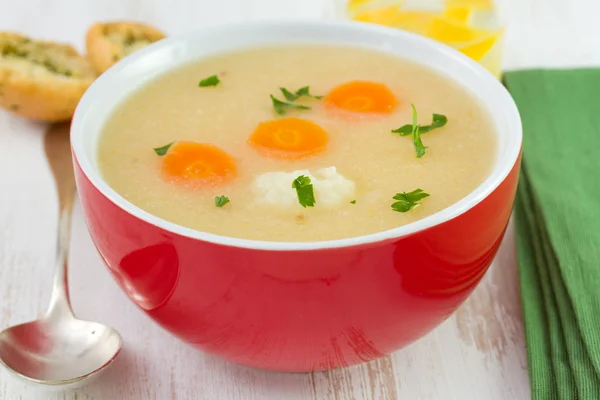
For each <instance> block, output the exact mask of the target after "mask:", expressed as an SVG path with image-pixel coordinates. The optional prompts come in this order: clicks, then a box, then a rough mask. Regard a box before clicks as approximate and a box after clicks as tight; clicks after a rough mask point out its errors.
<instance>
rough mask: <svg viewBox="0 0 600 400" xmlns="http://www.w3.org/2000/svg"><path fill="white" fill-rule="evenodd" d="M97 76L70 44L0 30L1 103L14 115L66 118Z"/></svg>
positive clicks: (49, 118) (51, 120) (54, 119)
mask: <svg viewBox="0 0 600 400" xmlns="http://www.w3.org/2000/svg"><path fill="white" fill-rule="evenodd" d="M96 75H97V74H96V72H95V71H94V69H93V68H92V67H91V65H90V64H89V62H88V61H87V60H86V59H85V58H84V57H83V56H82V55H80V54H79V53H78V52H77V51H76V50H75V49H74V48H73V47H72V46H70V45H67V44H61V43H55V42H47V41H41V40H32V39H30V38H28V37H26V36H23V35H19V34H16V33H10V32H0V106H2V107H3V108H5V109H6V110H8V111H9V112H11V113H13V114H17V115H20V116H22V117H25V118H29V119H33V120H38V121H44V122H59V121H66V120H69V119H70V118H71V117H72V116H73V113H74V111H75V108H76V107H77V103H78V102H79V100H80V99H81V96H83V93H84V92H85V91H86V90H87V88H88V87H89V86H90V85H91V84H92V82H93V81H94V79H95V78H96Z"/></svg>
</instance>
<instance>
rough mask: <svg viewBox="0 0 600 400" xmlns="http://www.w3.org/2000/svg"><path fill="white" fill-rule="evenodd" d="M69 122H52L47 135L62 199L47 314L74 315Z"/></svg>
mask: <svg viewBox="0 0 600 400" xmlns="http://www.w3.org/2000/svg"><path fill="white" fill-rule="evenodd" d="M69 132H70V131H69V124H68V123H63V124H55V125H51V126H50V127H49V128H48V130H47V131H46V135H45V137H44V150H45V153H46V157H47V159H48V163H49V164H50V169H51V170H52V175H53V177H54V181H55V184H56V189H57V192H58V200H59V202H58V203H59V220H58V235H57V248H56V266H55V271H54V282H53V285H52V296H51V298H50V306H49V307H48V311H47V312H46V318H48V319H53V318H65V317H66V318H69V317H70V318H73V317H74V316H73V310H72V309H71V302H70V299H69V287H68V270H69V260H68V257H69V243H70V237H71V214H72V211H73V203H74V199H75V193H76V191H75V177H74V174H73V163H72V159H71V146H70V141H69Z"/></svg>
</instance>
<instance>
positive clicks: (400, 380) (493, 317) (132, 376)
mask: <svg viewBox="0 0 600 400" xmlns="http://www.w3.org/2000/svg"><path fill="white" fill-rule="evenodd" d="M329 1H333V0H169V1H167V0H96V1H92V0H88V1H82V0H21V1H14V0H0V9H1V10H2V12H1V13H0V30H16V31H21V32H24V33H26V34H29V35H32V36H36V37H43V38H48V39H51V40H57V41H66V42H72V43H74V44H76V45H77V46H78V47H79V48H80V49H82V48H83V35H84V33H85V31H86V28H87V27H88V26H89V24H91V23H92V22H93V21H95V20H102V19H115V18H131V19H139V20H142V21H146V22H149V23H152V24H156V25H157V26H159V27H160V28H162V29H164V30H165V31H166V32H168V33H171V34H174V33H179V32H183V31H187V30H191V29H194V28H197V27H200V26H205V25H211V24H217V23H222V22H227V21H233V20H241V19H249V18H276V17H279V16H288V17H289V16H294V17H311V18H321V17H323V16H324V15H326V14H327V13H328V12H329V9H330V4H329V3H328V2H329ZM505 6H506V8H507V11H508V14H509V16H510V22H511V24H510V29H509V34H508V44H507V47H508V48H507V57H506V66H507V67H508V68H523V67H533V66H574V65H600V47H598V42H597V40H598V38H599V37H600V24H598V23H597V17H596V16H597V15H598V13H599V12H600V2H598V1H597V0H569V1H567V0H506V4H505ZM43 130H44V127H43V126H41V125H38V124H34V123H30V122H26V121H23V120H21V119H17V118H14V117H12V116H9V115H8V114H6V113H3V112H1V111H0V327H5V326H8V325H11V324H15V323H19V322H22V321H26V320H30V319H32V318H34V317H36V316H38V315H40V313H41V312H43V311H44V310H45V307H46V304H47V302H48V300H49V294H50V282H51V276H52V267H53V256H54V240H55V229H56V223H57V221H56V219H57V218H56V207H57V202H56V199H55V191H54V187H53V181H52V178H51V175H50V171H49V169H48V167H47V165H46V161H45V158H44V155H43V148H42V132H43ZM71 263H72V264H71V265H72V269H71V273H70V274H71V275H70V276H71V282H70V283H71V292H72V301H73V303H74V307H75V311H76V313H77V314H78V315H79V316H80V317H83V318H86V319H92V320H98V321H101V322H104V323H108V324H110V325H112V326H114V327H115V328H117V329H118V330H119V331H120V332H121V333H122V334H123V336H124V339H125V343H126V344H125V349H124V351H123V352H122V354H121V355H120V356H119V358H118V359H117V361H116V362H115V364H114V365H113V367H112V368H111V369H110V370H109V371H108V372H107V373H106V374H105V375H103V376H101V377H100V379H99V380H98V381H96V382H94V383H92V384H91V385H90V386H87V387H85V388H82V389H80V390H78V391H76V392H67V393H63V392H46V391H41V390H40V389H38V388H35V387H31V386H29V385H27V384H25V383H23V382H21V381H18V380H15V379H14V378H12V377H10V376H9V375H8V373H7V372H6V371H4V370H1V371H0V400H16V399H26V400H37V399H39V400H42V399H43V400H58V399H61V400H62V399H64V400H67V399H76V400H84V399H94V400H153V399H158V400H169V399H171V400H174V399H177V400H203V399H206V400H222V399H224V400H258V399H264V400H283V399H292V400H296V399H297V400H300V399H302V400H304V399H318V400H321V399H332V400H334V399H335V400H350V399H353V400H354V399H356V400H361V399H369V400H371V399H378V400H393V399H401V400H421V399H433V400H525V399H529V398H530V395H529V382H528V377H527V367H526V355H525V341H524V335H523V327H522V325H523V324H522V316H521V308H520V300H519V289H518V281H517V272H516V263H515V248H514V238H513V230H512V227H510V229H509V231H508V233H507V236H506V238H505V240H504V244H503V245H502V248H501V250H500V253H499V255H498V257H497V259H496V261H495V262H494V265H493V267H492V269H491V270H490V271H489V273H488V274H487V276H486V277H485V279H484V282H483V283H482V284H481V285H480V286H479V288H478V289H477V290H476V291H475V293H474V294H473V295H472V296H471V297H470V299H469V300H468V301H467V302H466V303H465V304H464V305H463V306H462V307H461V308H460V309H459V311H458V312H457V313H456V314H455V315H454V316H453V317H452V318H450V319H449V320H448V321H446V322H445V323H444V324H443V325H442V326H440V327H439V328H438V329H436V330H435V331H434V332H432V333H431V334H429V335H428V336H426V337H424V338H423V339H421V340H419V341H418V342H416V343H414V344H413V345H411V346H409V347H408V348H406V349H404V350H401V351H399V352H397V353H395V354H393V355H391V356H388V357H385V358H383V359H381V360H378V361H375V362H372V363H369V364H365V365H360V366H356V367H353V368H348V369H342V370H335V371H330V372H324V373H314V374H284V373H269V372H263V371H256V370H252V369H248V368H244V367H239V366H236V365H232V364H229V363H226V362H224V361H221V360H219V359H216V358H214V357H211V356H207V355H204V354H202V353H200V352H197V351H195V350H193V349H191V348H189V347H187V346H186V345H184V344H183V343H180V342H178V341H177V340H175V339H174V338H172V337H170V336H169V335H168V334H167V333H166V332H164V331H162V330H161V328H159V327H158V326H157V325H155V324H154V323H153V322H152V321H151V320H150V319H149V318H147V317H145V316H144V315H143V314H142V312H141V311H139V310H138V309H137V308H136V307H135V306H134V305H133V303H131V302H130V301H129V300H128V299H127V298H126V296H125V294H123V293H122V292H121V291H120V289H119V288H118V287H117V285H116V284H115V282H113V280H112V278H111V277H110V276H109V274H108V272H107V270H106V268H105V267H104V266H103V265H102V261H101V260H100V257H99V256H98V254H97V253H96V251H95V249H94V247H93V245H92V242H91V240H90V237H89V235H88V232H87V230H86V228H85V224H84V222H83V218H82V215H81V210H80V209H79V208H78V207H76V210H75V216H74V226H73V243H72V252H71Z"/></svg>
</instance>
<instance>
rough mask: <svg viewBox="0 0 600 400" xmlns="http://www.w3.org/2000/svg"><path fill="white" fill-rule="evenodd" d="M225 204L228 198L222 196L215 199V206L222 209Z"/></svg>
mask: <svg viewBox="0 0 600 400" xmlns="http://www.w3.org/2000/svg"><path fill="white" fill-rule="evenodd" d="M227 203H229V197H227V196H223V195H221V196H217V197H215V206H217V207H223V206H224V205H225V204H227Z"/></svg>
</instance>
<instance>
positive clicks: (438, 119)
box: [392, 114, 448, 136]
mask: <svg viewBox="0 0 600 400" xmlns="http://www.w3.org/2000/svg"><path fill="white" fill-rule="evenodd" d="M447 122H448V117H446V116H445V115H442V114H433V122H431V125H425V126H421V127H420V128H419V133H421V134H422V133H427V132H430V131H432V130H434V129H436V128H441V127H442V126H444V125H446V123H447ZM392 133H397V134H399V135H400V136H408V135H410V134H412V125H411V124H406V125H403V126H401V127H400V128H398V129H394V130H393V131H392Z"/></svg>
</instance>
